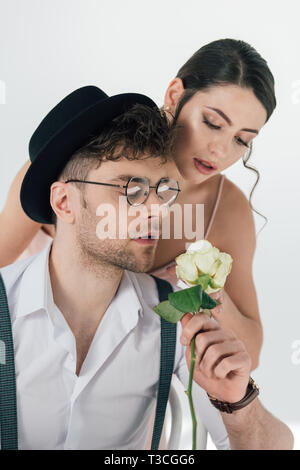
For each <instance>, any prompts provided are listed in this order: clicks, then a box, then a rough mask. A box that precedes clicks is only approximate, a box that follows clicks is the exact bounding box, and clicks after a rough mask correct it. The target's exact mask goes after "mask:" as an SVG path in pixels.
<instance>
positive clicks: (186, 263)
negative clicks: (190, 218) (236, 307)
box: [176, 240, 232, 294]
mask: <svg viewBox="0 0 300 470" xmlns="http://www.w3.org/2000/svg"><path fill="white" fill-rule="evenodd" d="M176 264H177V266H176V275H177V277H178V278H179V279H181V280H182V281H184V282H185V283H186V284H187V285H188V286H194V285H197V284H199V282H198V278H199V276H201V275H203V274H208V275H209V276H210V278H211V286H210V285H208V286H207V288H206V289H205V292H206V293H207V294H211V293H213V292H218V291H219V290H220V289H222V288H223V287H224V284H225V281H226V278H227V276H228V274H229V273H230V271H231V267H232V258H231V256H230V255H229V254H227V253H222V252H220V250H218V248H216V247H214V246H213V245H212V244H211V243H210V242H209V241H207V240H198V241H196V242H195V243H192V244H191V245H190V246H189V247H188V249H187V251H186V253H183V254H182V255H179V256H178V257H177V258H176Z"/></svg>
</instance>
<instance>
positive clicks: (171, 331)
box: [151, 276, 177, 450]
mask: <svg viewBox="0 0 300 470" xmlns="http://www.w3.org/2000/svg"><path fill="white" fill-rule="evenodd" d="M152 277H153V278H154V280H155V282H156V285H157V289H158V294H159V300H160V302H162V301H163V300H168V294H169V292H173V289H172V286H171V284H170V283H169V282H167V281H165V280H163V279H159V278H157V277H155V276H152ZM160 324H161V333H160V335H161V349H160V377H159V383H158V395H157V404H156V415H155V421H154V429H153V436H152V443H151V450H157V449H158V446H159V441H160V438H161V433H162V428H163V424H164V420H165V414H166V408H167V403H168V398H169V391H170V385H171V380H172V374H173V368H174V359H175V349H176V331H177V323H169V322H167V321H166V320H164V319H163V318H161V322H160Z"/></svg>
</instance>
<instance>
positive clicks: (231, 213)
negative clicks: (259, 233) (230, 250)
mask: <svg viewBox="0 0 300 470" xmlns="http://www.w3.org/2000/svg"><path fill="white" fill-rule="evenodd" d="M245 231H246V232H248V233H249V235H250V236H251V234H252V236H253V232H254V234H255V225H254V218H253V213H252V209H251V206H250V203H249V200H248V198H247V196H246V194H245V193H244V192H243V191H242V189H241V188H239V186H237V185H236V184H235V183H234V182H233V181H231V180H230V179H229V178H227V177H226V178H224V182H223V188H222V194H221V197H220V201H219V207H218V210H217V212H216V217H215V221H214V223H213V226H212V230H211V236H212V237H213V238H214V240H215V239H218V241H219V242H220V243H221V244H222V245H224V244H225V243H226V245H228V243H230V244H231V243H236V242H237V241H238V239H239V236H241V235H242V232H245ZM209 238H210V237H209Z"/></svg>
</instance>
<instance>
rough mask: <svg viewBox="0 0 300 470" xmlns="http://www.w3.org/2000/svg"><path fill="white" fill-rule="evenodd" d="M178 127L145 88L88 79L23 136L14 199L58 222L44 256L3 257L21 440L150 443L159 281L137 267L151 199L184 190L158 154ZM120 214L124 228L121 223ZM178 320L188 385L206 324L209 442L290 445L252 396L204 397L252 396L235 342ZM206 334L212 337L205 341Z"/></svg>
mask: <svg viewBox="0 0 300 470" xmlns="http://www.w3.org/2000/svg"><path fill="white" fill-rule="evenodd" d="M173 133H174V129H172V128H169V126H168V124H167V120H166V119H165V118H164V117H163V116H161V114H160V112H159V111H158V109H156V108H155V107H154V103H153V102H152V101H151V100H150V99H148V98H147V97H144V96H142V95H134V94H125V95H118V96H115V97H111V98H108V97H107V96H106V95H105V94H104V93H103V92H102V91H101V90H99V89H96V88H95V87H85V88H82V89H79V90H77V91H76V92H74V93H72V94H71V95H69V96H68V97H67V98H65V99H64V100H63V101H62V102H61V103H59V104H58V105H57V106H56V107H55V108H54V109H53V110H52V111H51V112H50V113H49V114H48V115H47V116H46V118H45V119H44V120H43V121H42V123H41V124H40V126H39V127H38V129H37V130H36V131H35V133H34V135H33V137H32V139H31V142H30V156H31V160H32V165H31V167H30V168H29V170H28V172H27V174H26V175H25V178H24V181H23V184H22V189H21V202H22V206H23V209H24V210H25V212H26V213H27V214H28V215H29V216H30V217H32V218H33V219H34V220H36V221H39V222H41V223H50V222H51V221H54V222H55V223H56V235H55V238H54V241H53V243H52V244H50V245H49V246H48V247H47V248H46V249H45V250H43V251H42V252H41V253H39V254H38V255H35V256H33V257H31V258H29V259H28V260H25V261H20V262H17V263H15V264H12V265H10V266H8V267H5V268H3V269H1V274H2V277H3V279H4V283H5V286H6V292H7V297H8V304H9V309H10V313H11V319H12V325H13V332H14V347H15V365H16V375H17V392H18V401H17V404H18V421H19V448H21V449H143V448H144V447H145V442H146V439H147V436H148V433H149V431H150V429H149V422H150V417H151V414H152V412H153V409H154V406H155V397H156V391H157V385H158V378H159V367H160V318H159V317H158V315H156V314H155V313H154V311H153V310H152V308H153V306H154V305H157V304H158V302H159V299H158V294H157V290H156V285H155V282H154V280H153V279H152V278H151V277H150V276H148V275H147V274H144V272H146V271H147V270H148V269H149V268H150V267H151V265H152V262H153V259H154V253H155V247H156V243H157V236H158V235H159V233H160V230H161V222H162V214H163V212H162V211H157V210H156V208H157V204H159V205H160V206H163V207H167V206H168V205H169V204H171V203H173V202H174V200H175V199H176V196H177V194H178V189H179V188H178V186H177V183H176V181H171V180H169V179H168V174H167V165H164V163H165V162H166V161H167V160H168V157H169V155H170V152H171V149H172V142H173ZM124 198H126V204H127V205H126V206H125V207H126V209H124V204H123V202H124ZM139 206H142V207H143V209H146V210H145V211H144V210H143V212H142V215H141V217H140V219H139V221H140V226H141V227H140V229H139V232H138V230H137V229H136V230H133V229H132V227H134V219H135V217H136V215H132V212H130V209H132V208H134V207H139ZM109 208H111V209H114V210H115V214H118V217H117V218H116V219H115V220H113V219H114V211H112V212H110V214H109V215H108V219H107V221H108V224H107V225H109V230H108V232H109V237H106V236H105V230H104V228H105V227H104V225H103V224H102V222H103V218H104V213H105V210H106V211H108V212H109V210H108V209H109ZM125 219H126V224H128V233H126V235H125V236H121V235H120V231H122V229H123V224H124V220H125ZM130 224H131V229H130V228H129V226H130ZM115 233H117V236H116V237H115V236H114V235H115ZM123 235H124V234H123ZM149 235H151V236H152V237H153V238H148V236H149ZM177 328H178V330H177V337H178V338H179V337H181V343H182V344H181V343H180V342H179V341H178V342H177V344H176V354H175V363H174V364H175V365H174V373H175V374H176V375H177V376H178V377H179V379H180V380H181V381H182V383H183V384H184V386H185V387H187V384H188V375H189V370H188V367H187V362H188V363H189V357H190V347H189V346H188V347H187V348H185V346H183V338H184V337H186V338H187V340H186V344H189V342H190V340H191V338H192V337H193V335H195V334H196V333H198V332H199V331H200V330H204V332H202V333H198V335H197V337H196V353H197V354H198V362H197V367H198V366H200V368H199V367H198V368H196V369H195V373H194V380H195V382H196V383H195V384H194V387H193V396H194V403H195V406H196V407H197V408H198V410H199V412H200V414H201V417H202V419H203V421H204V424H205V426H206V427H207V429H208V431H209V432H210V433H211V435H212V439H213V440H214V442H215V444H216V446H217V447H218V448H219V449H229V448H231V449H245V448H272V449H291V448H292V446H293V438H292V435H291V432H290V431H289V429H288V428H287V426H285V424H283V423H282V422H280V421H279V420H277V419H276V418H274V417H273V416H272V415H271V414H270V413H269V412H267V411H266V410H265V409H264V408H263V406H262V405H261V403H260V401H259V399H258V398H255V399H254V400H252V401H251V398H249V399H248V400H249V404H247V406H244V407H243V408H241V409H240V410H238V411H234V412H233V413H232V414H227V413H225V412H219V411H218V410H217V409H216V408H215V407H213V406H212V404H211V403H210V401H209V399H208V396H207V394H206V392H208V393H209V394H210V395H213V396H215V397H216V398H218V399H219V400H221V401H226V402H230V403H235V402H238V401H239V400H241V399H243V397H244V396H245V394H246V395H247V393H248V387H247V385H248V382H249V373H250V358H249V355H248V353H247V352H246V351H245V348H244V345H243V343H241V342H240V341H238V340H237V338H236V337H235V336H234V334H233V333H232V332H229V331H224V330H222V329H220V328H219V327H218V325H217V324H216V323H215V322H213V321H212V320H210V319H209V318H207V317H206V316H205V315H204V314H200V315H198V316H197V317H193V318H190V316H189V314H187V315H185V317H184V318H183V319H182V322H181V323H178V325H177ZM214 335H215V336H214ZM220 343H221V344H220ZM205 345H206V346H207V345H210V346H214V347H213V348H211V347H209V348H208V349H207V351H205ZM185 356H186V357H185ZM213 371H216V374H215V373H214V372H213ZM197 384H199V385H200V386H199V385H197ZM247 396H248V395H247ZM250 401H251V402H250Z"/></svg>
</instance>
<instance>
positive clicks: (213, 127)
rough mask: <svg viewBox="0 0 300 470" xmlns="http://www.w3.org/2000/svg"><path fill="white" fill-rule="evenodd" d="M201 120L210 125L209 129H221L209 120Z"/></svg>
mask: <svg viewBox="0 0 300 470" xmlns="http://www.w3.org/2000/svg"><path fill="white" fill-rule="evenodd" d="M203 122H204V123H205V124H206V125H207V126H208V127H210V128H211V129H221V127H220V126H216V125H215V124H212V123H211V122H209V121H208V120H207V119H206V118H205V119H204V120H203Z"/></svg>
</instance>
